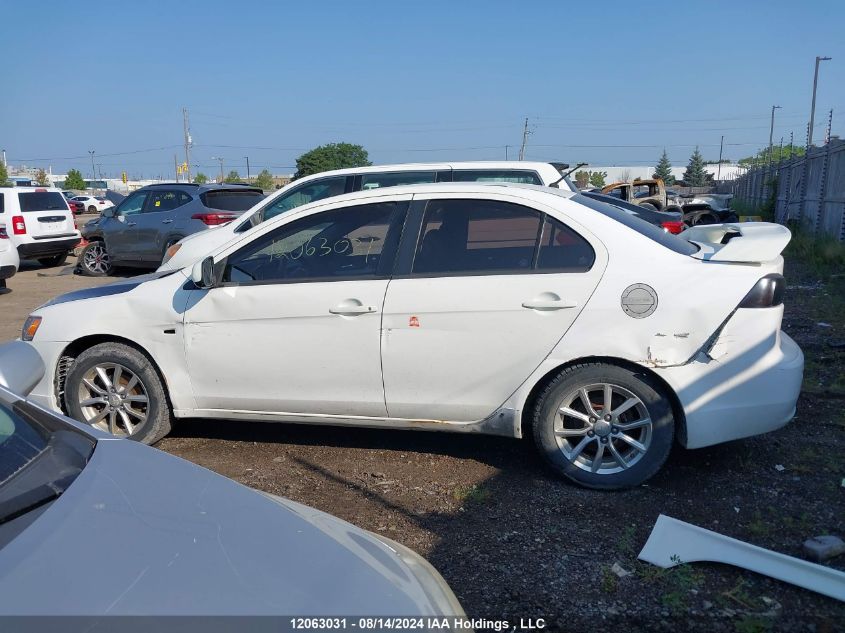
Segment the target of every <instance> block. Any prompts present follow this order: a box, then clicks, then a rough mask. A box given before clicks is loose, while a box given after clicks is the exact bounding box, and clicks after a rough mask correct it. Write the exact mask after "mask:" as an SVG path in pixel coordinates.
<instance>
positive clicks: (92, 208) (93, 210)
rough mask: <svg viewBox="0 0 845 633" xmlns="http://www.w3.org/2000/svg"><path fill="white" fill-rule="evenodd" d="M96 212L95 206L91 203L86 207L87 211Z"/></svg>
mask: <svg viewBox="0 0 845 633" xmlns="http://www.w3.org/2000/svg"><path fill="white" fill-rule="evenodd" d="M96 212H97V207H95V206H94V205H93V204H92V205H91V206H90V207H88V213H96Z"/></svg>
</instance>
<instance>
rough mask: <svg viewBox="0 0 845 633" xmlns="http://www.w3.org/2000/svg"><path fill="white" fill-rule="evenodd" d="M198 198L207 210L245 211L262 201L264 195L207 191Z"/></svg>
mask: <svg viewBox="0 0 845 633" xmlns="http://www.w3.org/2000/svg"><path fill="white" fill-rule="evenodd" d="M200 198H201V199H202V203H203V204H204V205H205V206H206V207H208V208H209V209H220V210H221V211H246V210H247V209H249V208H251V207H252V206H254V205H255V204H256V203H257V202H258V201H259V200H263V199H264V194H263V193H260V192H258V191H207V192H205V193H204V194H202V195H201V196H200Z"/></svg>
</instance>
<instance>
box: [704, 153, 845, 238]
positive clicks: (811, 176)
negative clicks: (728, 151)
mask: <svg viewBox="0 0 845 633" xmlns="http://www.w3.org/2000/svg"><path fill="white" fill-rule="evenodd" d="M720 190H722V191H725V192H729V193H733V194H734V199H735V200H737V201H738V202H742V203H744V204H746V205H748V206H750V207H751V208H752V209H761V208H763V207H766V206H772V205H773V212H774V218H775V220H776V221H777V222H780V223H782V224H783V223H786V222H787V221H794V222H798V223H800V224H801V225H802V227H804V228H805V229H806V230H809V231H811V232H812V233H813V234H816V235H829V236H831V237H834V238H836V239H838V240H839V241H845V141H842V140H839V139H836V138H834V139H832V140H831V141H830V142H828V143H826V144H825V145H823V146H821V147H815V146H814V147H812V148H810V151H809V152H807V154H806V155H805V156H796V157H794V158H791V159H787V160H783V161H779V162H776V163H772V164H771V165H760V166H758V167H754V168H752V169H749V170H748V172H747V173H746V174H745V175H744V176H741V177H740V178H737V179H736V180H734V181H732V182H729V183H722V185H721V186H720Z"/></svg>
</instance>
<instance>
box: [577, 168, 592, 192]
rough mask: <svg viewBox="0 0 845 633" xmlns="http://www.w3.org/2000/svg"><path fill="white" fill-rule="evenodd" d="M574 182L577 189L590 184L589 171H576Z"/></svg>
mask: <svg viewBox="0 0 845 633" xmlns="http://www.w3.org/2000/svg"><path fill="white" fill-rule="evenodd" d="M575 184H576V185H578V188H579V189H584V188H586V186H587V185H589V184H590V172H588V171H584V170H583V169H582V170H580V171H576V172H575Z"/></svg>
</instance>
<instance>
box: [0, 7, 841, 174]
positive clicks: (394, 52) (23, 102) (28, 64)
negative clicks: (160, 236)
mask: <svg viewBox="0 0 845 633" xmlns="http://www.w3.org/2000/svg"><path fill="white" fill-rule="evenodd" d="M649 7H651V8H649ZM0 15H1V16H2V21H0V42H2V50H3V66H4V69H5V71H4V73H3V76H4V77H5V81H4V82H3V89H2V96H1V97H0V147H2V148H5V149H6V151H7V154H8V160H9V162H10V163H11V164H13V165H17V164H19V163H21V162H23V161H26V162H27V163H28V164H30V165H38V166H44V167H47V166H48V165H50V166H52V168H53V171H55V172H63V171H65V170H66V169H68V168H69V167H77V168H79V169H81V170H82V171H83V173H85V174H86V175H87V174H88V173H89V172H90V170H91V167H90V165H91V161H90V159H89V157H88V150H90V149H94V150H95V151H96V155H97V163H98V164H101V165H102V170H103V172H105V173H106V174H109V175H116V174H119V173H120V171H121V170H123V169H125V170H127V171H128V172H129V173H130V175H133V176H141V175H143V176H147V177H151V176H158V175H163V176H165V177H168V176H171V175H172V174H173V153H174V152H178V154H179V157H180V159H181V158H182V157H183V150H181V149H178V148H177V147H174V146H178V145H180V144H181V141H182V116H181V108H182V107H183V106H185V107H187V108H189V111H190V115H191V131H192V135H193V140H194V144H195V148H194V152H193V160H192V162H194V163H198V164H199V165H201V168H200V169H201V170H202V171H204V172H205V173H207V174H214V173H216V170H217V162H216V161H214V160H212V157H214V156H222V157H223V158H224V159H225V160H224V166H225V168H226V170H227V171H228V170H229V169H230V168H235V169H238V170H239V171H240V172H241V174H245V170H246V166H245V163H246V161H245V159H244V156H249V159H250V165H251V169H252V172H253V173H255V172H257V171H258V170H259V169H261V168H262V167H269V168H270V169H271V171H273V172H274V173H285V172H288V171H292V169H293V165H294V161H295V159H296V157H297V156H298V155H299V154H301V153H302V151H303V150H305V149H308V148H311V147H314V146H316V145H319V144H322V143H326V142H332V141H348V142H352V143H361V144H363V145H364V146H365V147H366V148H367V149H368V150H369V152H370V157H371V159H372V160H373V161H374V162H376V163H386V162H406V161H434V160H447V159H451V160H468V159H500V158H504V156H505V145H510V146H511V147H510V157H511V158H513V157H515V156H516V153H517V151H518V146H519V143H520V140H521V133H522V123H523V120H524V118H525V117H526V116H527V117H529V118H530V124H531V129H532V130H533V133H532V135H531V136H530V139H529V145H528V151H527V156H526V157H527V158H529V159H541V160H548V159H559V160H565V161H569V162H572V163H574V162H575V161H587V162H590V163H593V164H596V165H598V164H646V163H654V162H656V160H657V158H658V157H659V154H660V151H661V149H662V148H663V147H664V146H665V147H666V149H667V151H668V152H669V156H670V159H671V160H672V162H673V163H674V164H676V165H682V164H685V163H686V161H687V159H688V157H689V154H690V153H691V151H692V148H693V146H694V145H696V144H698V145H700V146H701V149H702V152H703V153H704V155H705V157H706V158H709V159H715V158H717V157H718V151H719V147H718V146H719V137H720V135H721V134H724V135H725V143H726V148H725V156H726V157H729V158H734V159H735V158H739V157H741V156H744V155H748V154H751V153H753V152H754V151H756V150H757V149H759V148H761V147H763V146H764V145H766V143H767V142H768V136H769V114H770V109H771V106H772V105H773V104H778V105H781V106H782V109H781V110H778V112H777V115H776V126H775V142H776V143H777V142H779V140H780V137H781V136H784V137H786V139H787V141H788V138H789V133H790V131H794V132H795V135H796V140H797V141H798V142H799V143H801V144H803V141H804V135H805V125H806V122H807V120H808V118H809V109H810V98H811V88H812V74H813V64H814V59H815V56H816V55H828V56H831V57H833V60H832V61H828V62H823V63H822V69H821V75H820V83H819V86H820V87H819V93H818V102H817V111H816V122H817V128H816V132H815V138H816V139H817V140H819V141H820V140H821V138H822V137H823V136H824V128H825V126H826V124H827V114H828V110H829V109H830V108H834V126H833V127H834V134H837V133H840V132H842V131H843V130H845V123H843V122H845V81H844V80H845V36H844V35H843V30H842V29H843V25H845V2H839V1H834V0H831V1H828V2H822V1H804V2H800V3H799V2H795V1H792V2H779V1H778V2H763V1H759V2H750V1H739V2H738V1H736V0H733V1H731V2H722V1H720V0H712V1H709V2H694V3H693V2H677V1H676V2H671V3H663V4H660V3H658V4H652V5H648V3H647V4H646V5H642V8H641V9H638V8H637V7H636V3H633V4H632V3H631V2H618V3H617V2H610V1H606V2H577V3H575V2H513V1H503V2H499V1H493V0H490V1H487V2H481V1H465V2H456V1H452V2H445V1H444V2H441V1H439V0H438V1H428V2H414V3H411V2H402V1H399V0H395V1H393V2H349V1H346V2H296V3H292V2H290V3H287V2H285V3H283V2H261V1H252V2H231V1H229V2H217V1H207V2H192V1H179V2H177V1H171V2H158V1H157V0H148V1H147V2H131V3H130V2H122V1H121V2H117V1H116V2H98V1H96V0H95V1H86V2H64V1H62V2H59V1H57V0H45V1H42V2H39V3H37V4H35V5H33V4H31V3H26V2H21V1H20V0H14V1H13V0H0ZM637 146H639V147H637ZM151 148H164V149H158V150H156V151H138V150H148V149H151ZM261 148H264V149H261ZM125 152H137V153H127V154H125V155H122V156H116V155H112V156H108V155H109V154H118V153H125ZM74 157H82V158H74ZM36 159H37V160H36ZM194 171H196V169H194Z"/></svg>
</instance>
